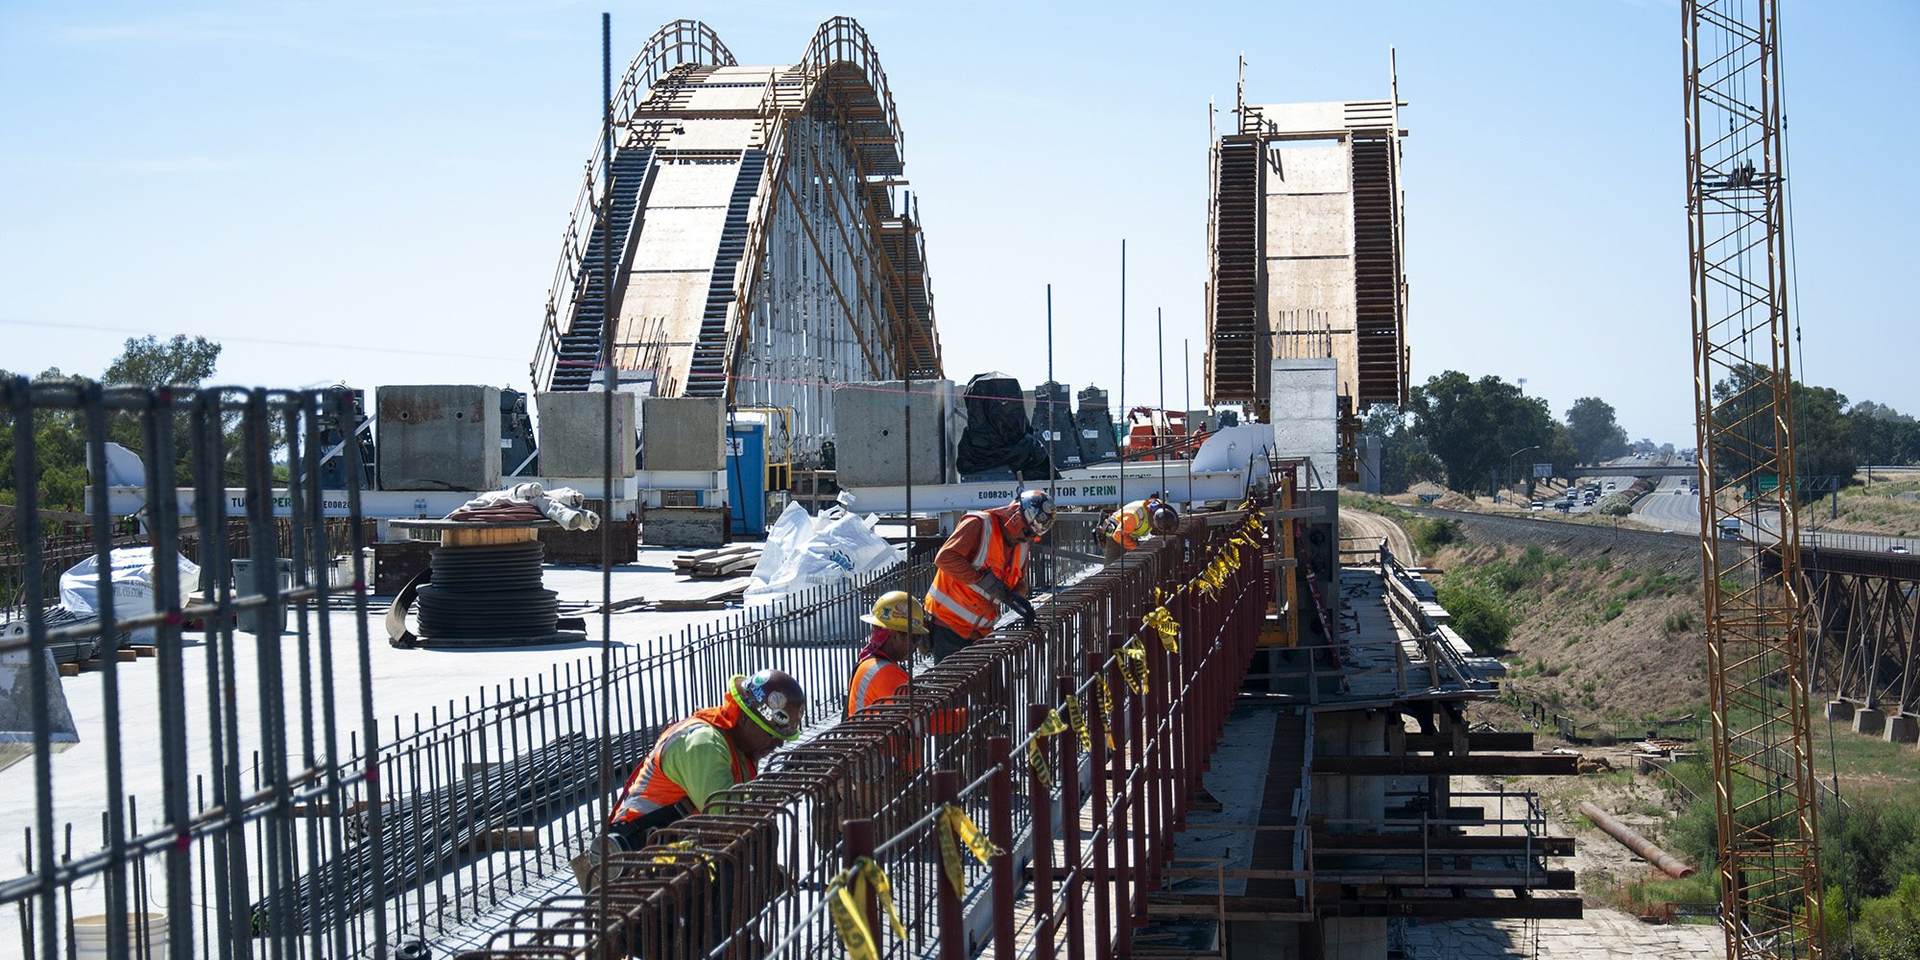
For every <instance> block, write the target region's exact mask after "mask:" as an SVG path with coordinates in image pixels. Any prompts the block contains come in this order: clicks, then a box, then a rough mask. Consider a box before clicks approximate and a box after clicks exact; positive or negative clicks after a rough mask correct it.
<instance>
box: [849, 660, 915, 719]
mask: <svg viewBox="0 0 1920 960" xmlns="http://www.w3.org/2000/svg"><path fill="white" fill-rule="evenodd" d="M888 667H892V668H893V669H895V670H899V671H900V672H901V673H902V674H905V673H906V672H907V671H906V670H905V669H903V668H902V667H901V666H900V665H899V664H897V663H894V662H893V661H892V660H888V659H887V658H886V657H879V656H875V657H868V658H867V659H865V660H862V661H860V665H859V666H857V667H854V668H853V684H852V687H851V688H850V689H849V690H848V691H847V716H849V717H851V716H853V715H854V714H856V713H859V712H860V711H862V710H865V709H866V708H867V707H868V706H870V705H871V704H872V703H873V701H872V700H870V699H868V697H867V691H868V690H871V689H873V681H875V680H877V679H879V677H880V675H881V674H882V673H885V672H886V670H887V668H888ZM895 686H896V687H897V686H899V684H895Z"/></svg>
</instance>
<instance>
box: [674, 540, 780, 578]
mask: <svg viewBox="0 0 1920 960" xmlns="http://www.w3.org/2000/svg"><path fill="white" fill-rule="evenodd" d="M760 552H761V548H760V546H759V545H757V544H751V543H737V544H734V545H733V546H730V547H720V548H718V549H714V550H701V551H698V552H696V553H683V554H681V555H679V556H677V557H675V558H673V567H674V571H675V572H676V573H678V574H680V575H681V576H683V577H692V578H694V579H696V580H718V579H724V578H727V577H741V576H746V575H747V574H749V573H752V572H753V568H754V566H755V565H756V564H758V563H759V562H760Z"/></svg>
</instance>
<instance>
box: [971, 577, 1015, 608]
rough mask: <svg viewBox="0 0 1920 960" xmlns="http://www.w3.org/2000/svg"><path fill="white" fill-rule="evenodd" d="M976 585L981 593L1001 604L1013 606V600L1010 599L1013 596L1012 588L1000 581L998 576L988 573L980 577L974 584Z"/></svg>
mask: <svg viewBox="0 0 1920 960" xmlns="http://www.w3.org/2000/svg"><path fill="white" fill-rule="evenodd" d="M976 586H978V587H979V588H980V592H981V593H984V594H986V595H987V596H989V597H992V598H993V599H994V600H995V601H996V602H998V603H999V604H1000V605H1001V606H1008V607H1010V606H1013V600H1012V599H1011V598H1012V597H1014V596H1015V594H1014V592H1013V589H1012V588H1011V587H1008V586H1007V585H1006V584H1005V583H1004V582H1002V581H1001V579H1000V578H999V577H996V576H994V575H993V574H991V573H989V574H987V575H986V576H984V577H981V578H980V582H979V583H978V584H976Z"/></svg>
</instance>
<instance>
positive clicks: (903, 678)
mask: <svg viewBox="0 0 1920 960" xmlns="http://www.w3.org/2000/svg"><path fill="white" fill-rule="evenodd" d="M860 619H861V620H863V621H865V622H867V623H870V624H873V633H872V634H871V635H870V636H868V637H867V645H866V647H864V648H863V649H861V651H860V659H859V662H857V663H855V664H854V666H853V676H852V677H850V678H849V679H848V681H847V716H849V717H851V716H853V715H854V714H856V713H859V712H860V711H862V710H865V709H866V708H867V707H869V706H872V705H873V704H875V703H877V702H879V701H881V700H885V699H886V698H888V697H891V696H893V695H894V694H896V693H898V692H900V690H901V689H902V688H904V687H905V686H906V685H907V682H908V681H909V680H911V679H913V674H912V673H911V672H910V670H909V669H908V668H909V665H910V664H911V663H912V661H913V644H914V637H916V636H921V637H924V636H926V635H927V613H926V610H925V609H923V608H922V607H921V606H920V604H919V602H918V601H916V600H914V599H913V597H912V596H911V595H909V594H908V593H907V592H906V591H905V590H895V591H893V592H892V593H889V594H886V595H884V596H882V597H881V598H880V599H878V600H875V601H874V602H873V612H872V613H869V614H867V615H865V616H863V617H861V618H860Z"/></svg>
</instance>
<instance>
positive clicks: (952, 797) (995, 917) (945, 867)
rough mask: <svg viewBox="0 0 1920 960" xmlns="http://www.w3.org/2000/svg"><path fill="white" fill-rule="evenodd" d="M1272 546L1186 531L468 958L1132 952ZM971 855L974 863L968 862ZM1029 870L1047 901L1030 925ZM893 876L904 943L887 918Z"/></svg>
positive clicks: (1223, 711)
mask: <svg viewBox="0 0 1920 960" xmlns="http://www.w3.org/2000/svg"><path fill="white" fill-rule="evenodd" d="M1265 539H1266V534H1265V531H1263V530H1262V529H1261V528H1260V527H1259V525H1258V522H1257V520H1255V519H1254V518H1253V517H1252V515H1250V514H1244V513H1231V514H1220V515H1214V516H1206V517H1190V518H1188V520H1187V521H1186V523H1185V525H1184V527H1183V530H1182V532H1181V533H1180V534H1178V535H1176V536H1173V537H1168V538H1161V539H1157V540H1149V541H1147V543H1146V544H1144V545H1143V546H1142V547H1141V548H1140V549H1139V550H1137V551H1135V552H1134V553H1132V554H1130V555H1128V556H1127V557H1125V558H1124V559H1122V560H1120V561H1118V562H1116V563H1113V564H1109V565H1107V566H1106V567H1104V568H1102V569H1100V570H1098V571H1095V572H1093V573H1091V574H1089V575H1087V576H1086V577H1085V578H1084V579H1082V580H1081V581H1080V582H1078V583H1076V584H1074V585H1071V586H1068V587H1066V588H1064V589H1062V590H1061V591H1059V592H1058V593H1057V594H1056V595H1055V596H1054V597H1053V598H1052V599H1051V600H1050V601H1049V602H1047V603H1045V604H1043V605H1042V606H1041V608H1040V610H1039V614H1038V617H1037V619H1036V622H1035V623H1034V624H1033V625H1031V626H1027V627H1020V626H1016V627H1014V628H1012V629H1007V630H1003V631H1001V632H999V633H996V634H995V635H993V636H992V637H990V638H988V639H987V640H984V641H981V642H979V643H976V644H974V645H972V646H970V647H969V648H967V649H965V650H963V651H961V652H960V653H957V654H954V655H953V656H951V657H949V658H947V659H946V660H944V661H942V662H941V663H940V664H938V665H936V666H934V667H932V668H931V669H927V670H924V671H923V672H921V673H920V674H919V675H918V676H917V677H916V678H915V680H914V682H913V684H912V685H911V686H910V687H909V688H908V690H909V693H908V694H907V695H906V696H905V697H902V698H898V699H894V700H889V701H882V702H881V703H880V704H877V705H875V706H874V707H872V708H870V709H869V710H867V711H864V712H862V713H861V714H859V715H858V716H856V717H853V718H850V719H847V720H844V721H842V722H840V723H838V724H836V725H834V726H832V727H830V728H827V729H825V730H823V731H820V732H819V733H817V734H811V735H809V736H807V737H805V738H804V739H803V741H802V742H801V743H799V744H797V745H795V746H793V747H790V748H788V749H785V750H783V751H781V752H780V753H777V754H775V756H774V757H773V758H770V759H769V761H768V762H767V763H766V764H765V765H764V769H763V772H762V774H761V776H760V777H759V778H758V779H756V780H754V781H751V782H750V783H748V784H745V785H742V786H740V787H737V788H735V789H733V790H731V791H728V792H727V793H725V794H722V795H720V796H719V798H717V799H716V800H715V801H714V802H713V812H709V813H705V814H700V815H695V816H692V817H689V818H687V819H685V820H682V821H680V822H679V823H676V824H674V825H673V826H670V827H667V828H664V829H662V830H660V831H657V832H656V833H655V834H654V835H653V837H652V842H651V843H650V845H649V846H647V847H645V848H644V849H641V850H639V851H633V852H626V853H614V854H612V855H611V856H609V857H608V858H607V859H606V861H605V863H604V864H603V865H602V867H601V868H600V871H599V873H598V874H597V875H596V879H597V881H598V886H597V887H596V888H595V889H594V890H593V891H592V892H590V893H585V894H581V893H570V894H565V895H561V896H556V897H552V898H549V899H546V900H544V901H542V902H541V903H539V904H537V905H534V906H530V907H528V908H526V909H524V910H522V911H519V912H518V913H516V915H515V916H514V917H513V919H512V921H511V922H510V924H509V925H508V927H507V928H506V929H504V930H501V931H499V932H497V933H496V934H494V935H493V936H492V937H491V938H490V940H489V942H488V943H487V945H486V947H485V949H482V950H476V951H471V952H469V953H466V954H463V956H466V957H496V956H497V957H504V956H553V957H560V956H578V955H583V954H585V955H597V954H599V953H602V952H604V951H607V950H620V951H625V952H628V953H635V954H637V955H642V956H649V957H653V956H732V955H754V956H780V957H788V956H792V957H800V956H814V955H817V954H818V953H819V952H820V951H821V949H822V948H823V947H825V946H826V945H828V944H839V943H843V942H844V943H847V944H849V945H850V946H849V949H850V950H853V952H854V955H856V956H875V955H892V954H900V953H912V954H914V955H921V954H924V953H926V952H928V951H929V950H933V949H937V950H938V952H939V955H940V956H943V957H958V956H967V955H971V952H972V949H971V948H972V945H973V943H974V942H976V938H977V941H978V942H987V941H991V942H992V944H993V945H994V950H995V955H996V956H1000V957H1011V956H1014V955H1015V954H1016V951H1017V950H1018V949H1020V947H1019V941H1022V940H1024V941H1026V942H1027V943H1029V944H1030V945H1031V952H1032V953H1033V954H1034V955H1037V956H1053V955H1055V954H1056V950H1055V943H1056V942H1057V941H1059V940H1060V939H1064V940H1065V942H1066V945H1067V946H1066V950H1065V953H1066V954H1067V955H1069V956H1075V957H1082V956H1087V955H1094V956H1112V955H1115V953H1116V951H1117V952H1118V953H1119V954H1120V955H1125V953H1126V952H1127V951H1128V949H1129V944H1130V939H1131V937H1132V935H1133V927H1134V926H1135V923H1136V921H1141V920H1144V919H1145V917H1146V916H1147V913H1148V894H1149V893H1150V892H1151V891H1153V890H1155V889H1158V887H1159V885H1160V883H1161V881H1162V880H1163V879H1164V878H1165V876H1166V869H1167V864H1168V862H1169V860H1170V859H1171V857H1172V855H1173V845H1172V839H1173V837H1174V836H1175V834H1176V832H1177V830H1178V828H1179V826H1180V825H1181V824H1183V823H1184V821H1185V816H1186V813H1187V810H1188V808H1189V805H1190V802H1191V800H1190V797H1191V794H1192V792H1193V789H1194V788H1195V787H1197V786H1198V785H1199V783H1200V775H1201V773H1202V771H1203V770H1204V769H1205V765H1206V758H1207V756H1208V754H1209V752H1210V751H1211V749H1212V745H1213V744H1214V742H1215V741H1216V740H1217V738H1218V736H1219V734H1220V732H1221V729H1222V728H1223V725H1224V723H1225V720H1226V716H1227V712H1228V710H1229V709H1230V707H1231V705H1232V702H1233V691H1234V690H1235V689H1236V688H1237V687H1238V685H1239V682H1240V678H1241V677H1242V676H1243V675H1244V673H1245V670H1246V665H1247V661H1248V658H1249V657H1250V655H1251V652H1252V650H1253V647H1254V644H1255V642H1256V640H1257V637H1258V632H1259V627H1260V622H1261V619H1262V616H1263V615H1264V613H1265V611H1266V609H1267V607H1268V604H1269V602H1270V600H1271V580H1270V578H1268V577H1265V576H1264V575H1263V573H1264V567H1263V565H1262V564H1261V563H1260V562H1259V559H1258V558H1259V556H1260V555H1261V553H1262V551H1263V549H1264V546H1265ZM1109 737H1111V747H1109ZM1083 754H1084V760H1083V756H1082V755H1083ZM1083 778H1085V780H1086V782H1087V784H1088V787H1089V788H1090V789H1089V790H1088V794H1090V795H1089V796H1084V797H1083V796H1082V793H1081V783H1082V780H1083ZM1023 787H1024V789H1022V788H1023ZM1083 810H1084V811H1085V813H1084V814H1083V812H1082V811H1083ZM1056 811H1058V815H1057V816H1056ZM1083 815H1084V816H1085V817H1086V823H1087V824H1089V825H1090V833H1088V835H1087V836H1084V837H1083V836H1082V833H1083V829H1088V828H1080V827H1079V824H1080V822H1081V818H1082V816H1083ZM983 818H984V820H985V824H986V825H985V829H984V830H978V829H977V828H976V827H975V824H976V823H977V822H978V821H979V820H981V819H983ZM1056 821H1057V822H1058V824H1059V825H1061V826H1066V827H1067V828H1066V829H1064V830H1057V829H1056ZM970 841H972V842H970ZM963 847H964V848H968V849H971V850H973V851H974V853H975V854H976V855H977V856H976V857H975V858H974V859H972V860H969V861H966V862H960V857H959V856H957V855H958V854H959V853H960V848H963ZM942 850H945V853H942V852H941V851H942ZM981 861H984V862H981ZM1056 862H1057V866H1056ZM1029 865H1030V866H1031V870H1030V875H1031V877H1033V878H1038V879H1039V880H1040V881H1042V882H1038V883H1035V884H1034V885H1033V890H1032V896H1031V898H1030V899H1029V901H1028V904H1029V906H1028V908H1027V910H1026V912H1025V915H1024V917H1023V916H1021V915H1020V914H1017V913H1016V906H1015V904H1016V891H1017V889H1018V888H1019V887H1021V886H1023V885H1025V884H1026V883H1027V882H1028V881H1027V879H1026V878H1027V877H1028V876H1029V871H1028V869H1027V868H1028V866H1029ZM956 875H957V876H956ZM882 878H885V879H886V883H885V886H886V887H887V888H888V889H889V890H891V891H892V893H893V896H892V897H891V898H889V899H891V901H892V904H893V906H894V907H895V908H896V909H897V910H898V920H899V926H898V927H897V928H896V927H894V926H893V922H892V921H891V920H889V921H887V922H886V923H885V924H882V923H881V922H880V917H881V915H882V913H881V910H880V907H879V906H878V904H877V902H876V901H877V899H878V891H879V889H880V887H881V883H880V881H881V880H882ZM956 879H957V880H958V881H959V882H958V883H956V882H954V881H955V880H956ZM982 879H985V881H986V883H985V884H984V885H982V884H981V883H979V882H978V881H980V880H982ZM1088 901H1091V902H1092V905H1093V908H1094V909H1093V910H1092V912H1091V915H1090V914H1089V913H1088V911H1087V910H1085V909H1084V907H1085V906H1086V904H1087V903H1088ZM856 915H857V916H858V917H860V918H861V920H860V922H859V923H853V922H852V918H853V917H854V916H856ZM1089 916H1091V917H1092V920H1091V923H1089ZM1089 926H1090V927H1091V929H1089ZM856 928H857V930H858V932H857V933H856V932H855V929H856ZM861 938H865V942H868V943H871V944H874V945H875V950H876V952H875V953H868V952H864V948H861V947H858V946H857V944H855V941H858V940H860V939H861Z"/></svg>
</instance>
